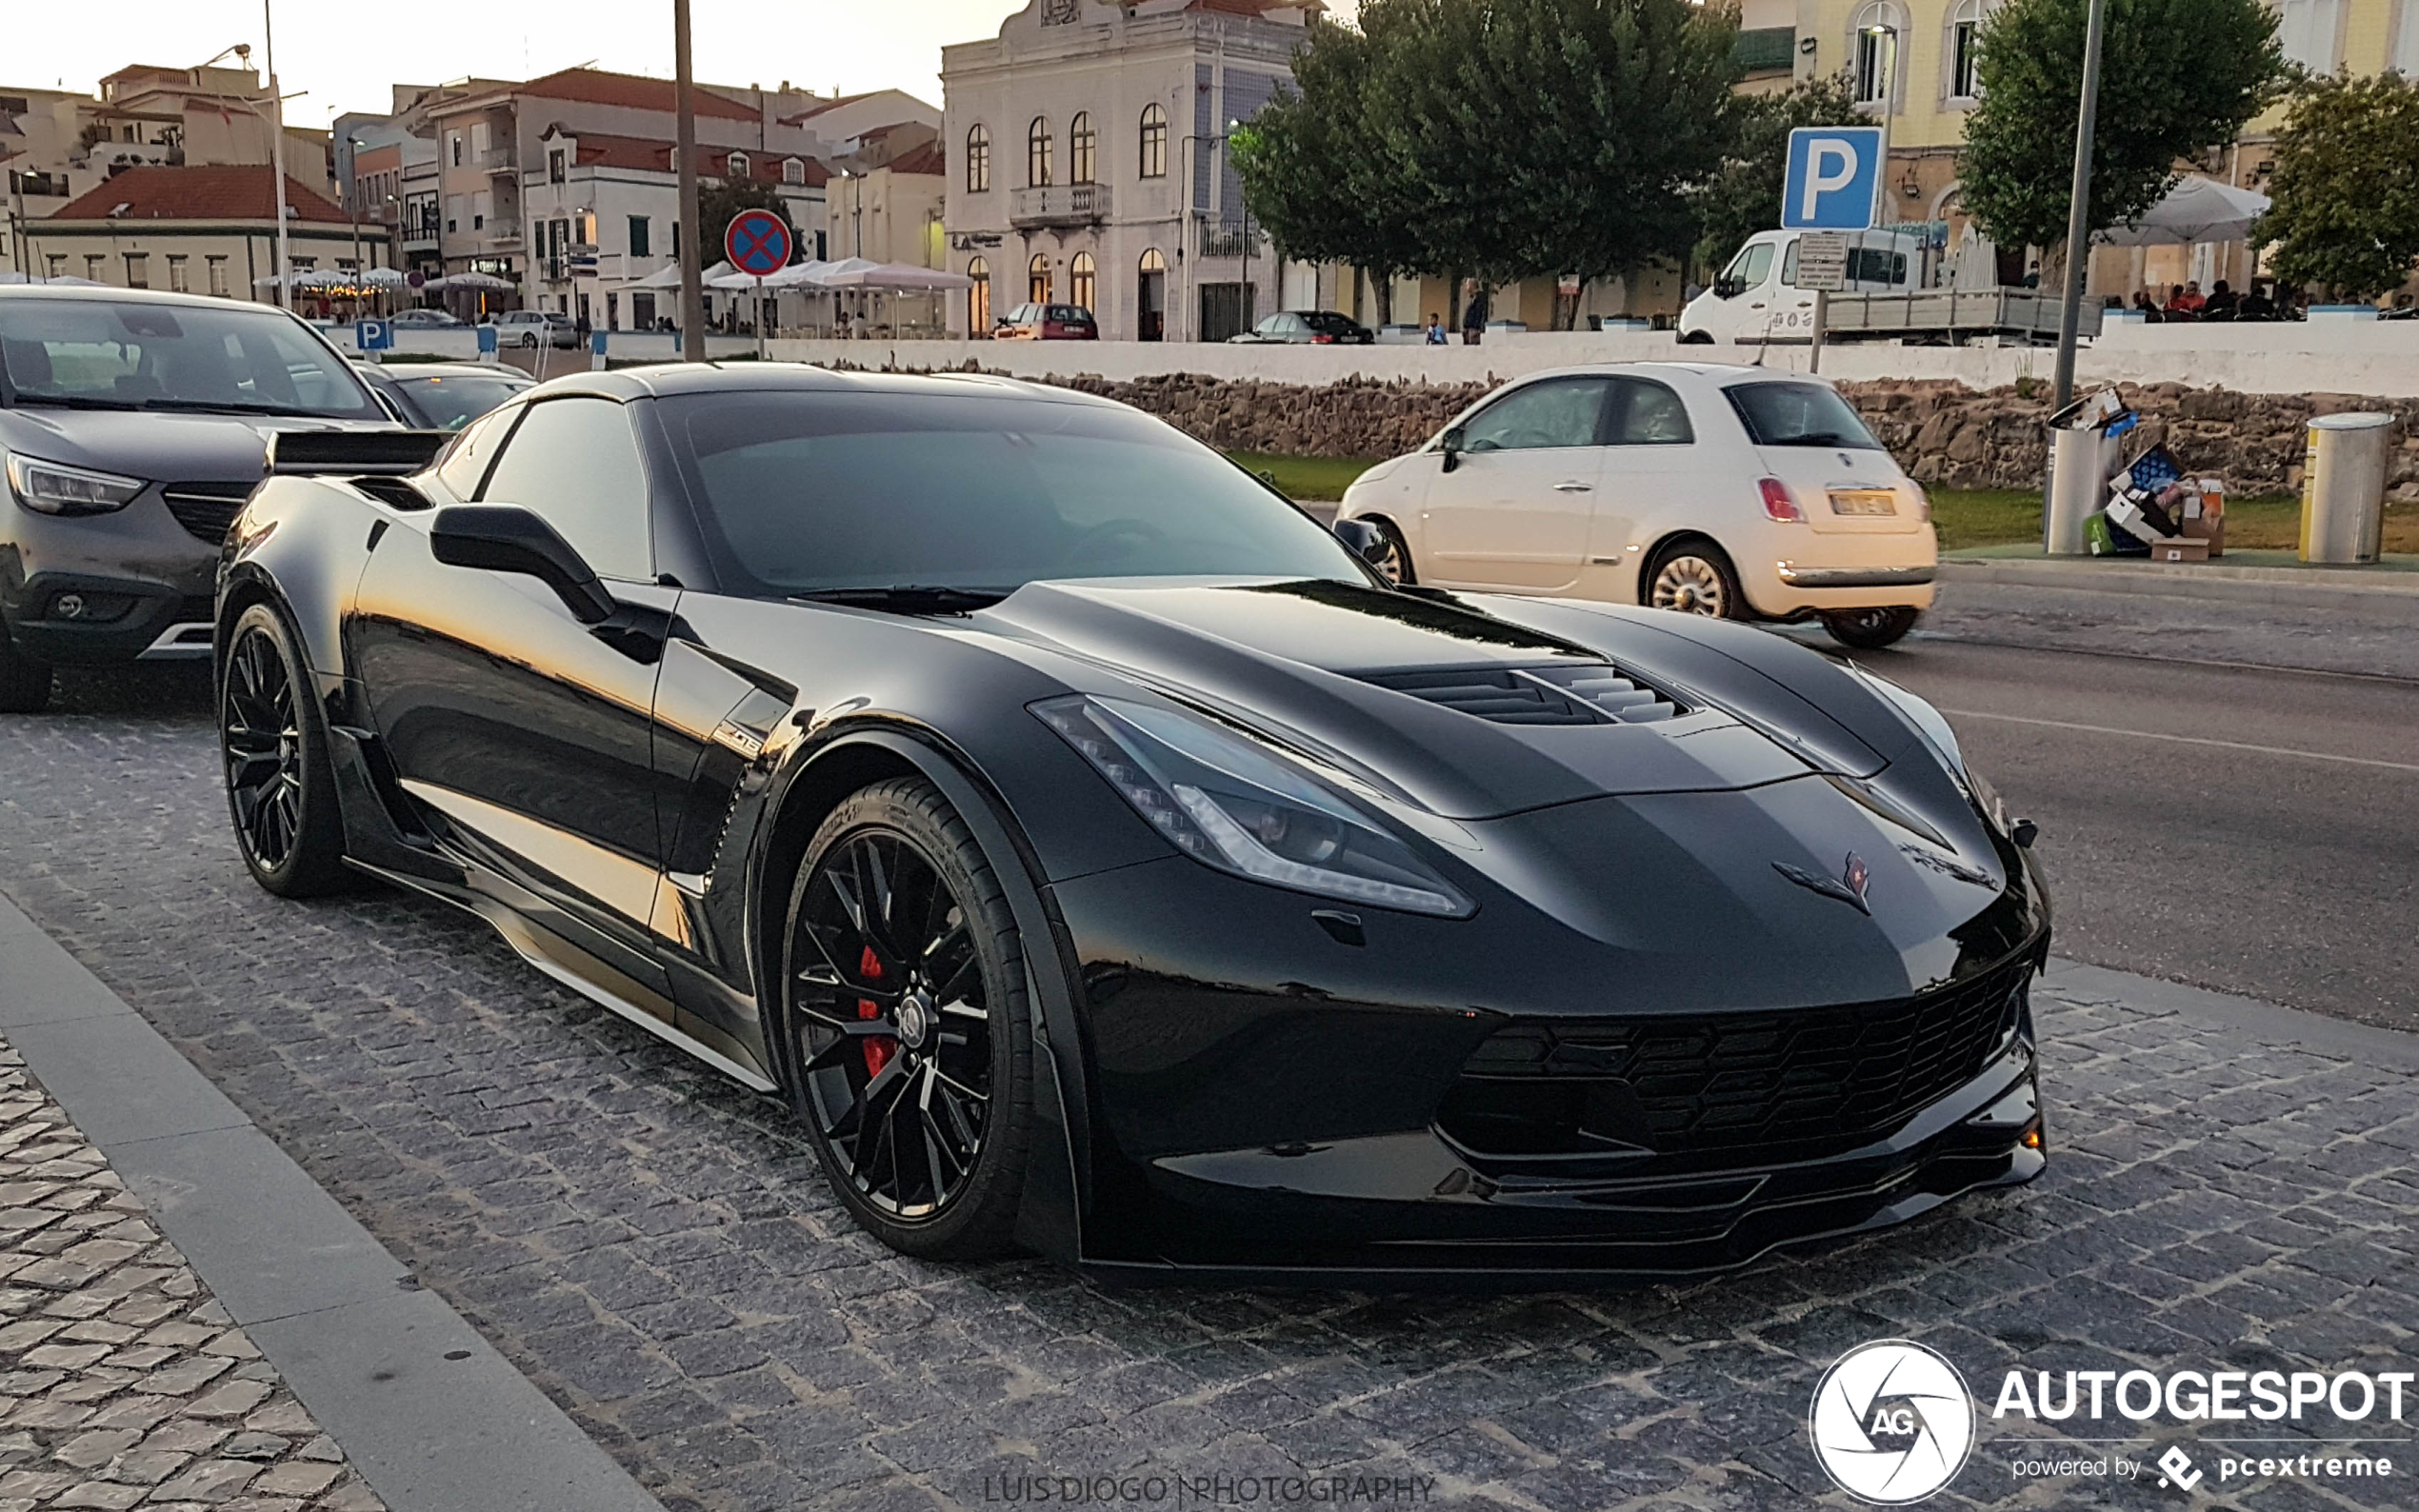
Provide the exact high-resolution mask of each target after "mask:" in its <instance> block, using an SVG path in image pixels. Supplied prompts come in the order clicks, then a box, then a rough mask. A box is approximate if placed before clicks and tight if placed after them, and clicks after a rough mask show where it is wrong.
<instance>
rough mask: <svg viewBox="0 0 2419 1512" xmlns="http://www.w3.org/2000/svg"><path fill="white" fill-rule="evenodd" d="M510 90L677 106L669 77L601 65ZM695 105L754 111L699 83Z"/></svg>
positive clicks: (738, 116) (744, 113)
mask: <svg viewBox="0 0 2419 1512" xmlns="http://www.w3.org/2000/svg"><path fill="white" fill-rule="evenodd" d="M512 92H514V93H518V94H523V95H528V96H530V97H531V98H534V99H540V100H578V101H580V102H582V103H584V104H588V105H618V106H622V107H625V108H627V109H632V110H661V111H664V112H665V113H666V114H670V112H671V111H672V110H673V109H677V102H676V100H675V95H676V92H677V91H676V90H675V89H674V87H673V85H672V81H671V80H670V79H650V78H648V77H647V76H645V75H644V74H638V73H608V72H606V71H605V70H602V69H565V70H563V71H561V72H560V73H550V74H547V75H546V76H545V77H543V78H536V79H531V80H530V82H529V83H527V84H524V85H521V86H520V87H519V88H518V89H517V90H513V91H512ZM696 109H697V113H698V114H699V115H710V116H718V117H720V118H722V119H724V120H727V121H752V120H755V119H756V112H755V111H754V110H752V109H749V108H748V107H747V106H744V105H742V104H740V103H739V102H738V101H736V100H733V99H730V98H728V97H726V96H724V95H720V94H716V93H715V92H714V91H713V90H709V89H704V88H702V87H701V88H700V89H699V90H697V107H696Z"/></svg>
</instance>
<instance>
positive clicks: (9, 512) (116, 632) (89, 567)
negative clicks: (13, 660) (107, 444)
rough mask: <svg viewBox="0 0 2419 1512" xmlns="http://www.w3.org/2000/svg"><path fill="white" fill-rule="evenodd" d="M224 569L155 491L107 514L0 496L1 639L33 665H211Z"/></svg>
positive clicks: (147, 491)
mask: <svg viewBox="0 0 2419 1512" xmlns="http://www.w3.org/2000/svg"><path fill="white" fill-rule="evenodd" d="M217 569H218V547H217V546H216V545H215V544H214V543H212V542H210V541H206V540H204V539H202V538H201V537H200V536H198V535H196V534H194V533H192V531H190V530H189V529H188V528H187V527H184V526H182V525H180V524H179V523H178V522H177V519H176V516H175V515H174V514H173V513H171V512H170V507H169V506H168V504H167V503H166V502H165V501H164V500H163V499H162V497H161V492H160V489H159V487H157V486H156V485H154V486H153V487H150V488H147V489H145V490H144V491H143V492H142V493H141V494H140V495H138V496H137V497H136V498H135V500H134V502H133V503H131V504H130V505H128V506H127V507H125V508H123V509H119V510H116V511H113V512H111V513H109V514H90V515H69V516H60V515H47V514H37V513H35V512H34V511H32V510H30V509H27V508H25V507H21V506H20V505H18V504H17V503H16V501H14V500H13V499H8V498H5V497H0V633H4V634H6V635H8V636H9V638H10V640H12V641H13V642H14V643H15V644H16V647H17V649H18V650H19V651H21V652H22V653H23V654H25V655H26V656H29V657H30V658H32V659H33V660H35V661H39V662H49V663H51V664H54V665H64V666H78V665H92V664H108V663H117V662H132V661H163V660H206V659H207V658H208V657H209V656H210V616H211V612H212V609H211V605H212V599H213V595H214V593H215V590H216V574H217Z"/></svg>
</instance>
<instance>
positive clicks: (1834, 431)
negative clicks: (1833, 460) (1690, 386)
mask: <svg viewBox="0 0 2419 1512" xmlns="http://www.w3.org/2000/svg"><path fill="white" fill-rule="evenodd" d="M1722 392H1723V393H1724V394H1725V395H1726V396H1727V397H1728V398H1729V401H1730V408H1732V409H1735V410H1737V411H1738V415H1739V423H1740V424H1741V425H1743V426H1745V427H1747V435H1748V439H1749V441H1752V442H1754V443H1755V444H1756V445H1757V446H1759V447H1845V448H1849V449H1851V450H1859V451H1879V450H1881V449H1882V444H1881V443H1880V442H1878V441H1875V440H1874V439H1873V433H1872V432H1871V431H1869V430H1868V429H1866V428H1865V422H1864V421H1862V420H1859V419H1857V418H1856V411H1855V410H1853V409H1851V408H1849V406H1848V401H1847V400H1845V399H1842V398H1841V397H1840V396H1839V393H1838V391H1837V390H1835V389H1833V388H1831V387H1830V386H1829V384H1809V383H1772V382H1766V383H1745V384H1732V385H1731V386H1730V387H1729V388H1725V389H1723V390H1722Z"/></svg>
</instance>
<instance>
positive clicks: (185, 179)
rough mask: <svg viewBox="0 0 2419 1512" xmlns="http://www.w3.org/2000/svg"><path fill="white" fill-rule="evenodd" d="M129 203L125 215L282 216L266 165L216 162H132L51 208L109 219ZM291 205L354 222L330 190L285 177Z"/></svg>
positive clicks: (301, 213)
mask: <svg viewBox="0 0 2419 1512" xmlns="http://www.w3.org/2000/svg"><path fill="white" fill-rule="evenodd" d="M120 205H124V206H125V207H126V209H125V211H124V212H123V213H121V214H120V215H118V216H117V217H116V218H117V219H119V220H122V221H133V220H145V221H152V220H158V221H238V220H240V221H269V222H271V223H274V222H275V221H276V219H277V187H276V181H275V180H274V179H273V178H271V177H270V169H269V168H268V166H267V165H265V164H263V165H228V166H219V167H211V168H130V169H127V170H126V171H124V172H122V173H119V174H116V175H114V176H113V177H110V178H106V179H103V180H102V181H101V182H100V184H99V185H97V186H96V187H94V188H93V189H91V190H90V191H89V192H87V193H85V194H84V195H82V196H81V197H79V198H76V199H73V200H70V201H69V202H68V203H67V204H66V205H63V206H61V207H60V208H59V209H57V210H56V211H54V212H52V214H51V215H50V219H52V220H57V221H97V220H105V219H108V218H109V216H110V211H111V210H113V209H117V207H118V206H120ZM286 205H287V208H288V209H290V210H291V211H292V215H293V219H295V220H297V221H323V222H334V223H336V224H339V225H344V224H349V221H348V218H347V216H346V215H345V212H344V211H343V210H342V209H338V208H337V207H336V206H335V204H334V203H333V202H331V201H330V200H329V199H328V198H327V197H326V196H324V195H321V194H318V193H315V192H313V191H312V190H310V189H306V188H304V187H303V184H302V181H301V180H299V179H297V178H295V177H293V176H292V175H291V174H289V175H287V178H286Z"/></svg>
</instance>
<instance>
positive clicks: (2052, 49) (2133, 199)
mask: <svg viewBox="0 0 2419 1512" xmlns="http://www.w3.org/2000/svg"><path fill="white" fill-rule="evenodd" d="M2086 3H2087V0H2008V4H2007V5H2005V6H2003V7H2001V8H2000V9H1999V10H1997V11H1995V12H1994V13H1993V14H1992V15H1991V17H1990V19H1989V20H1988V21H1986V22H1984V23H1983V29H1982V35H1981V38H1980V45H1981V55H1980V58H1979V60H1978V63H1977V66H1976V69H1977V73H1978V76H1979V79H1980V83H1981V88H1982V103H1981V104H1980V105H1978V106H1976V107H1975V108H1974V111H1973V113H1972V114H1971V115H1970V116H1969V117H1968V118H1967V121H1966V146H1965V150H1964V151H1963V152H1962V153H1960V154H1959V157H1958V165H1957V171H1958V177H1959V179H1960V188H1959V194H1960V197H1961V198H1962V199H1963V200H1964V202H1965V206H1966V209H1968V210H1969V211H1971V212H1972V213H1973V216H1974V218H1975V219H1976V220H1977V221H1979V222H1981V223H1982V227H1983V229H1984V230H1985V231H1987V232H1988V233H1989V236H1990V238H1991V239H1992V240H1993V241H1995V242H1997V243H1998V244H1999V245H2000V246H2002V247H2027V246H2030V247H2045V248H2046V247H2054V246H2058V245H2061V244H2063V242H2064V241H2065V238H2066V233H2067V207H2068V204H2069V201H2070V200H2071V199H2072V197H2073V189H2072V179H2073V172H2074V125H2075V115H2076V112H2077V110H2078V109H2079V108H2080V106H2081V103H2082V75H2083V40H2084V22H2085V6H2086ZM2107 4H2108V14H2107V20H2106V23H2105V25H2106V30H2105V33H2104V36H2103V39H2102V56H2101V67H2100V101H2099V115H2098V124H2097V129H2096V130H2095V132H2094V136H2093V148H2092V158H2091V203H2090V204H2089V207H2087V217H2086V218H2087V220H2088V221H2089V226H2090V229H2093V230H2095V231H2096V230H2104V229H2107V228H2109V227H2110V226H2114V225H2117V224H2119V223H2121V222H2124V221H2128V220H2130V219H2132V218H2133V217H2134V216H2136V215H2139V214H2141V213H2142V212H2143V211H2144V210H2146V209H2149V208H2150V207H2151V206H2152V205H2154V204H2156V203H2157V202H2158V199H2159V196H2160V195H2162V194H2164V193H2166V192H2167V190H2168V189H2169V186H2170V185H2171V184H2172V183H2173V182H2174V178H2175V164H2176V160H2177V159H2178V158H2182V157H2188V156H2190V155H2192V154H2194V153H2197V152H2200V151H2202V150H2204V149H2209V148H2211V147H2214V146H2216V145H2217V144H2219V143H2221V142H2230V141H2232V140H2233V139H2234V137H2235V136H2236V135H2237V134H2238V133H2240V132H2241V130H2242V129H2243V126H2244V124H2245V123H2246V122H2248V121H2249V120H2250V118H2251V117H2252V116H2254V115H2257V114H2258V113H2259V112H2260V111H2261V110H2263V109H2267V107H2268V106H2269V104H2270V103H2271V102H2273V101H2274V100H2275V99H2276V98H2277V97H2278V95H2279V93H2280V92H2281V90H2282V88H2283V84H2284V80H2285V77H2286V70H2285V63H2284V56H2283V53H2282V52H2281V51H2280V50H2279V49H2278V47H2277V41H2276V12H2275V11H2273V10H2269V8H2268V6H2267V5H2266V4H2265V3H2263V0H2107Z"/></svg>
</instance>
